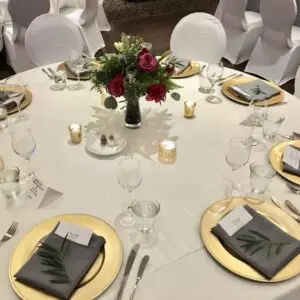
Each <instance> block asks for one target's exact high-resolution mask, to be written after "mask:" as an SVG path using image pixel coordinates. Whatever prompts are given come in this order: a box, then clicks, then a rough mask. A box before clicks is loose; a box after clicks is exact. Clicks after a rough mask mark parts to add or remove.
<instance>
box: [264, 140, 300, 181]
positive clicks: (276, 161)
mask: <svg viewBox="0 0 300 300" xmlns="http://www.w3.org/2000/svg"><path fill="white" fill-rule="evenodd" d="M287 145H295V146H298V147H300V139H298V140H292V141H285V142H279V143H277V144H276V145H274V146H273V147H272V148H271V149H270V150H269V161H270V163H271V165H272V167H273V169H274V170H275V171H276V173H277V174H279V175H280V176H282V177H283V178H284V179H286V180H288V181H290V182H293V183H295V184H298V185H300V177H299V176H296V175H293V174H289V173H286V172H284V171H283V170H282V161H281V158H282V155H283V151H284V148H285V147H286V146H287ZM277 150H279V151H280V152H279V153H280V154H281V155H280V156H281V157H279V156H278V155H277V153H276V151H277Z"/></svg>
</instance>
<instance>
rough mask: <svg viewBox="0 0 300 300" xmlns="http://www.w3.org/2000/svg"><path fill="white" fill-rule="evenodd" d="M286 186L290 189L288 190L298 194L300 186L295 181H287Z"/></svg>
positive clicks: (299, 193)
mask: <svg viewBox="0 0 300 300" xmlns="http://www.w3.org/2000/svg"><path fill="white" fill-rule="evenodd" d="M286 185H287V187H288V188H289V189H290V191H291V192H292V193H294V194H296V195H300V186H298V185H297V184H295V183H291V182H287V183H286Z"/></svg>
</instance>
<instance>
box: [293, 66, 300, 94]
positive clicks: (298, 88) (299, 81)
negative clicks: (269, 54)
mask: <svg viewBox="0 0 300 300" xmlns="http://www.w3.org/2000/svg"><path fill="white" fill-rule="evenodd" d="M294 95H295V96H296V97H297V98H298V99H300V66H299V68H298V70H297V73H296V77H295V91H294Z"/></svg>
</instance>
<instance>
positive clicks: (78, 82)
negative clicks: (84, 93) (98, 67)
mask: <svg viewBox="0 0 300 300" xmlns="http://www.w3.org/2000/svg"><path fill="white" fill-rule="evenodd" d="M77 84H78V85H79V84H80V76H79V72H77Z"/></svg>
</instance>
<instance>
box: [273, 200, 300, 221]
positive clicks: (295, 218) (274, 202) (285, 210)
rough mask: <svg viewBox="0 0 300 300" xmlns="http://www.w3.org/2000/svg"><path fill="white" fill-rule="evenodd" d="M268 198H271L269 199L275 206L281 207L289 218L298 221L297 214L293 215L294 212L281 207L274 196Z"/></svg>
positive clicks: (299, 219) (299, 218)
mask: <svg viewBox="0 0 300 300" xmlns="http://www.w3.org/2000/svg"><path fill="white" fill-rule="evenodd" d="M270 198H271V201H272V202H273V204H275V205H276V206H277V207H279V208H280V209H282V210H283V211H284V212H285V213H286V214H288V215H289V216H290V217H291V218H293V219H294V220H296V221H297V222H299V223H300V217H298V216H297V215H295V214H294V213H292V212H290V211H289V210H288V209H286V208H285V207H283V206H282V205H281V204H280V202H279V201H278V200H277V199H276V198H274V197H270Z"/></svg>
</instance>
